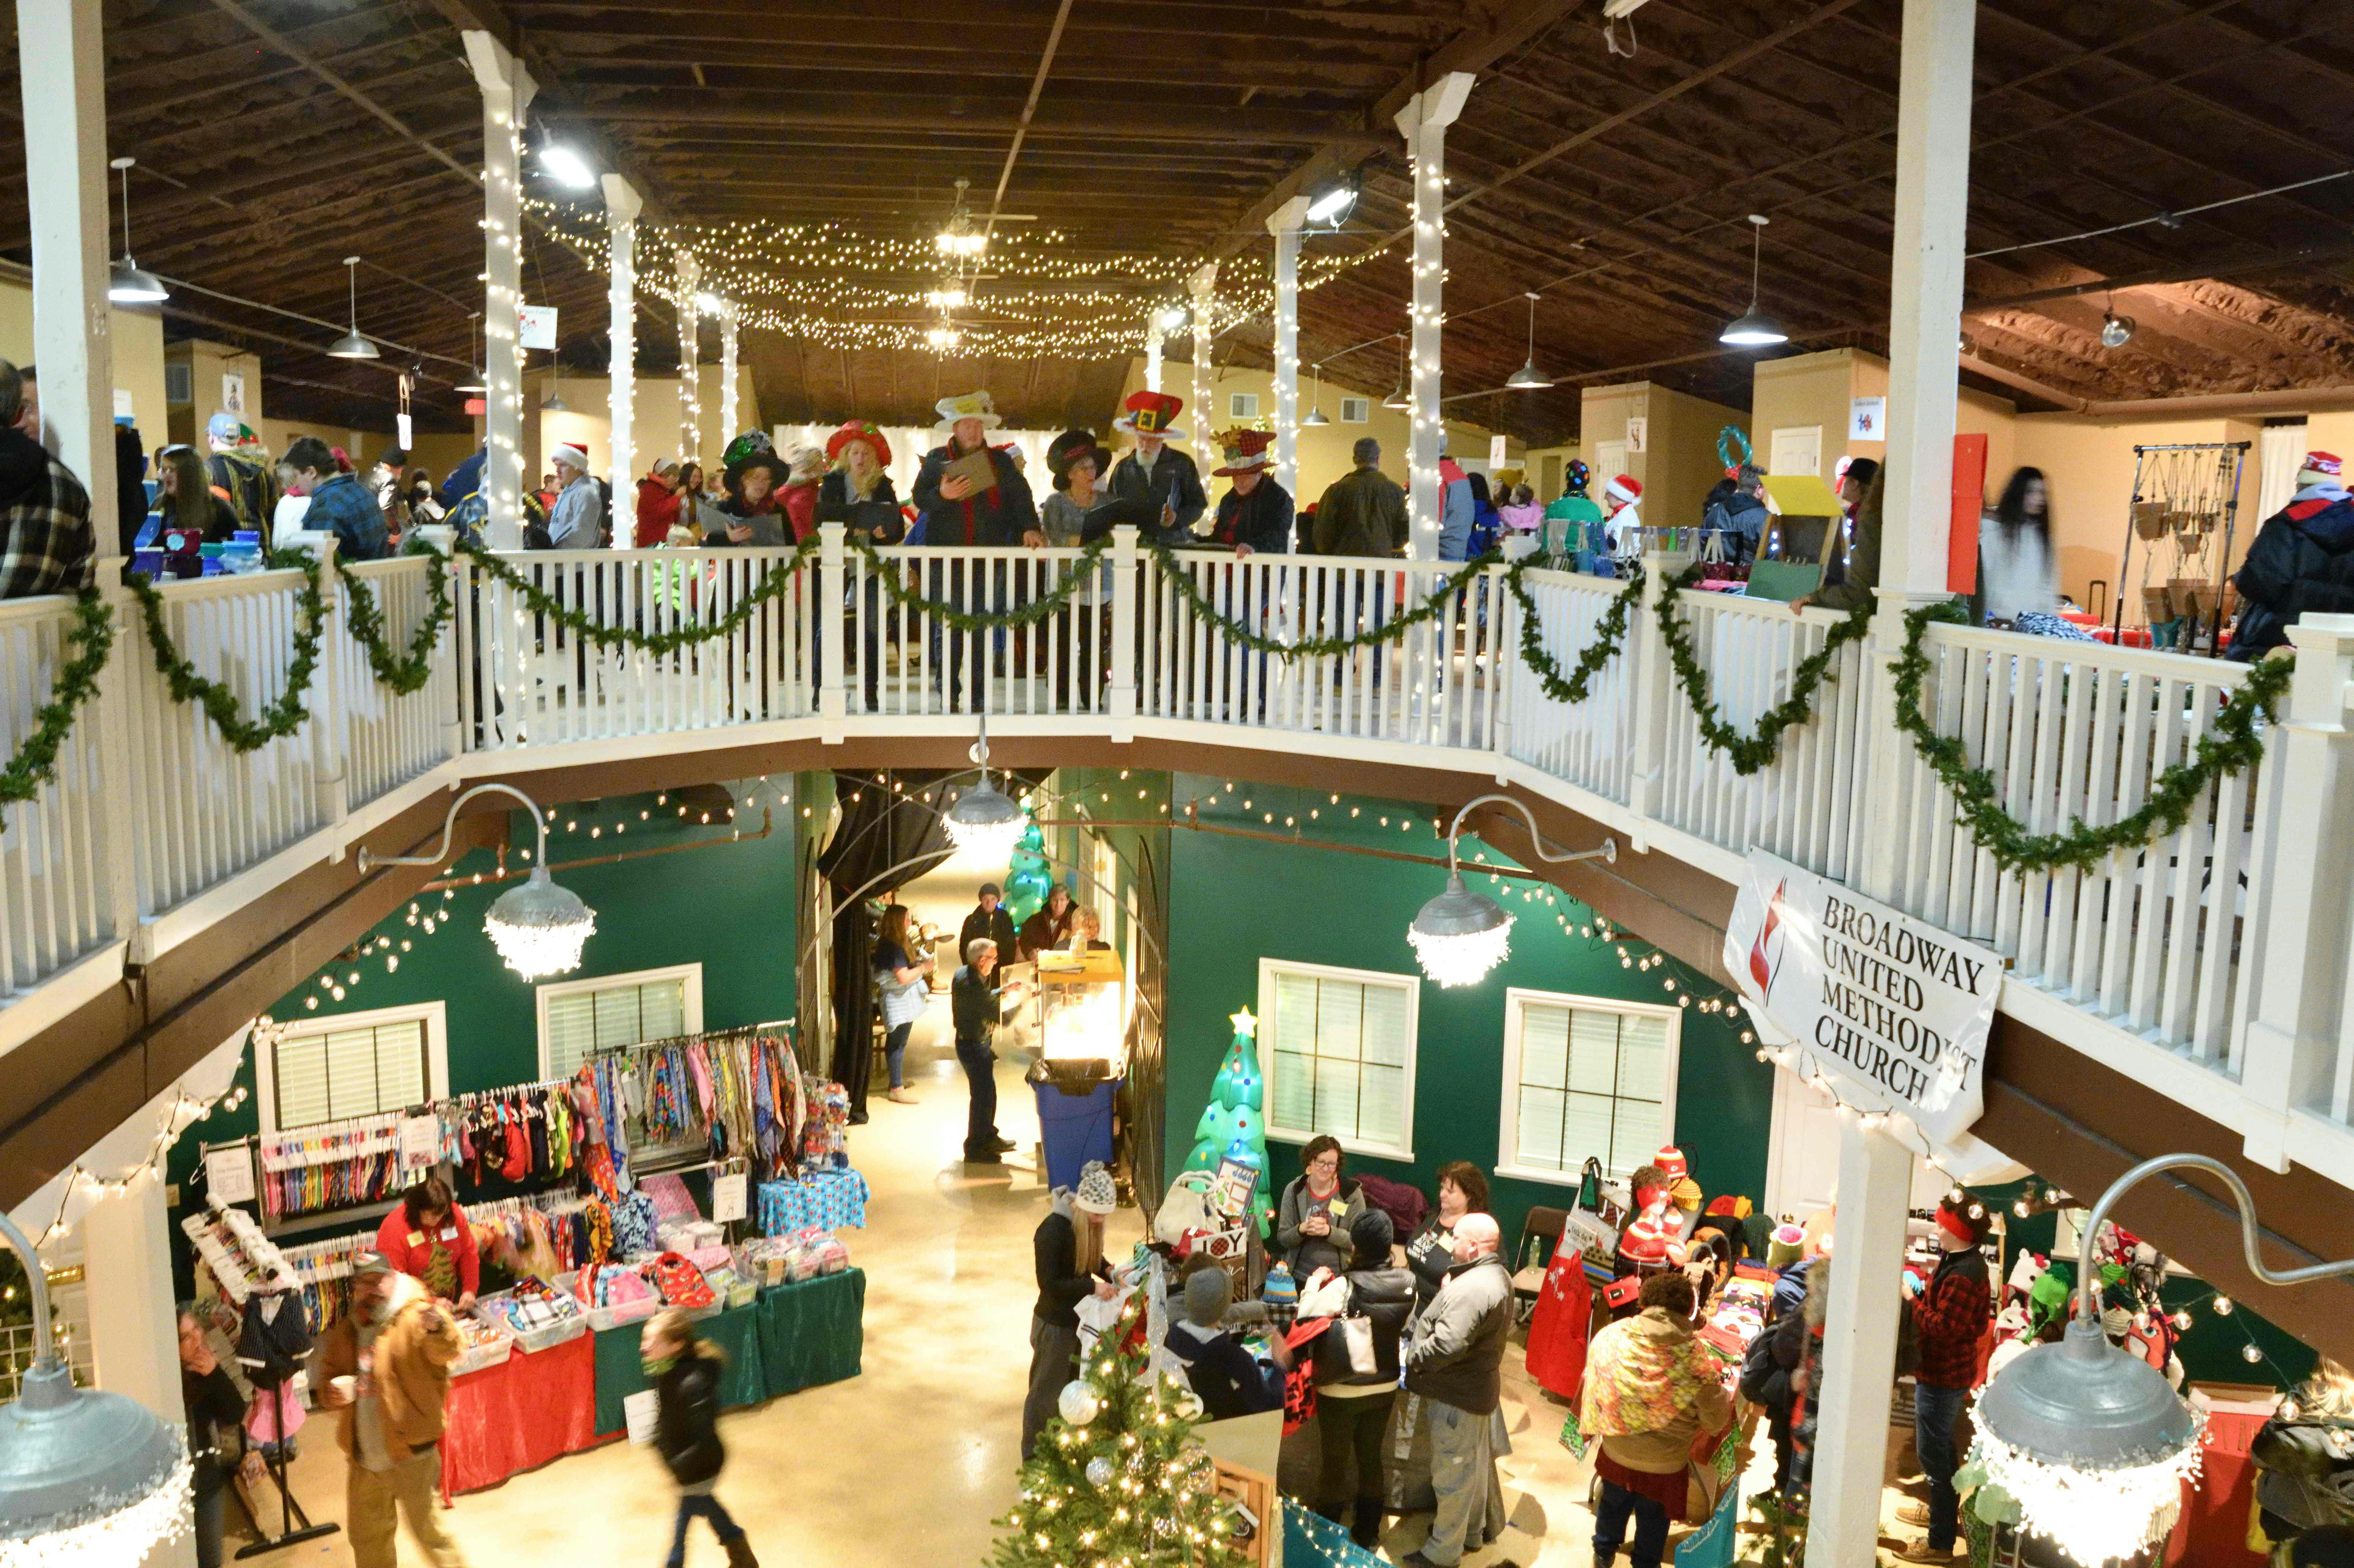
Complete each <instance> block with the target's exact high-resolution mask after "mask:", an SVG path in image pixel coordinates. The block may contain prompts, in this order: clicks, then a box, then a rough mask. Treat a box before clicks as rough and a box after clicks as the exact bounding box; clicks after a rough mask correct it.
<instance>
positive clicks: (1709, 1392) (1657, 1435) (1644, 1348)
mask: <svg viewBox="0 0 2354 1568" xmlns="http://www.w3.org/2000/svg"><path fill="white" fill-rule="evenodd" d="M1578 1411H1579V1422H1578V1427H1579V1430H1580V1431H1582V1432H1584V1433H1585V1435H1586V1436H1588V1437H1599V1438H1601V1439H1602V1440H1603V1446H1604V1448H1605V1449H1606V1451H1607V1452H1608V1453H1609V1455H1610V1457H1612V1458H1613V1459H1616V1460H1617V1461H1618V1463H1620V1464H1622V1465H1624V1466H1626V1467H1628V1469H1630V1470H1643V1471H1648V1472H1650V1473H1652V1474H1655V1475H1670V1474H1673V1473H1674V1472H1676V1471H1678V1470H1681V1469H1682V1468H1683V1467H1684V1465H1685V1463H1686V1461H1687V1460H1688V1459H1689V1458H1690V1457H1691V1444H1692V1439H1693V1438H1694V1437H1695V1436H1699V1435H1700V1434H1701V1433H1702V1432H1714V1431H1716V1430H1717V1429H1719V1428H1720V1427H1723V1425H1726V1424H1727V1423H1729V1422H1730V1421H1731V1420H1732V1419H1733V1395H1732V1394H1731V1393H1728V1392H1727V1391H1726V1389H1725V1386H1724V1377H1723V1369H1722V1368H1720V1367H1719V1366H1718V1365H1717V1362H1716V1360H1715V1358H1714V1357H1713V1356H1712V1355H1711V1354H1710V1353H1709V1351H1708V1349H1707V1347H1706V1346H1704V1345H1703V1344H1702V1343H1701V1342H1700V1340H1697V1339H1694V1338H1693V1337H1692V1330H1691V1324H1689V1323H1687V1322H1685V1321H1684V1320H1683V1319H1680V1318H1677V1317H1676V1316H1674V1315H1673V1314H1671V1313H1670V1312H1669V1310H1668V1309H1667V1308H1664V1307H1646V1308H1643V1310H1642V1311H1640V1312H1638V1313H1637V1314H1636V1315H1635V1316H1634V1317H1632V1318H1628V1319H1624V1320H1623V1321H1621V1322H1617V1323H1613V1324H1611V1325H1610V1326H1609V1327H1608V1328H1606V1329H1605V1330H1602V1332H1600V1333H1599V1334H1596V1336H1595V1337H1594V1348H1593V1350H1592V1351H1590V1352H1589V1353H1588V1355H1587V1357H1586V1361H1585V1392H1584V1394H1583V1396H1582V1397H1581V1398H1580V1399H1579V1401H1578Z"/></svg>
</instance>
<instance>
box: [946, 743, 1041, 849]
mask: <svg viewBox="0 0 2354 1568" xmlns="http://www.w3.org/2000/svg"><path fill="white" fill-rule="evenodd" d="M967 755H968V756H970V758H972V759H973V761H974V762H975V763H976V764H978V765H979V767H980V768H981V782H980V783H978V784H975V785H973V786H971V787H970V788H969V789H965V790H964V791H963V792H962V793H961V794H960V795H958V796H957V798H956V801H955V803H954V804H952V805H950V806H949V809H948V810H946V811H944V812H942V813H941V814H940V821H941V824H942V825H943V826H945V827H946V828H947V829H948V834H949V842H952V843H954V844H955V845H956V847H957V848H958V849H960V850H970V851H972V852H974V853H977V854H980V855H981V856H982V857H983V858H984V859H990V860H1002V859H1003V858H1005V857H1006V856H1008V855H1010V854H1012V853H1013V846H1014V844H1015V843H1017V842H1020V840H1021V837H1022V830H1023V828H1024V827H1026V826H1027V825H1028V823H1029V819H1028V818H1026V817H1024V816H1023V814H1022V808H1021V807H1020V806H1019V805H1016V804H1015V803H1014V801H1013V799H1012V798H1011V797H1009V796H1008V795H1007V794H1006V793H1005V791H1004V790H1002V789H999V788H998V787H997V786H996V785H994V784H991V782H990V781H989V715H987V714H983V715H981V738H979V739H978V740H976V741H974V742H973V745H972V749H971V751H970V752H969V753H967Z"/></svg>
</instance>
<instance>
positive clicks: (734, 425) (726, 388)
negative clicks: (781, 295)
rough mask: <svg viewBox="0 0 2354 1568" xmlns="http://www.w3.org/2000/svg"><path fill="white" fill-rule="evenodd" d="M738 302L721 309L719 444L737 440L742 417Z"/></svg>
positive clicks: (729, 302) (729, 303)
mask: <svg viewBox="0 0 2354 1568" xmlns="http://www.w3.org/2000/svg"><path fill="white" fill-rule="evenodd" d="M736 337H737V316H736V302H735V301H733V300H729V301H727V302H726V303H725V304H723V305H721V306H720V307H719V444H720V445H721V446H723V447H724V446H726V444H727V443H728V442H729V441H732V440H735V439H736V432H737V429H738V428H739V427H740V423H741V417H740V416H739V415H738V414H737V404H736Z"/></svg>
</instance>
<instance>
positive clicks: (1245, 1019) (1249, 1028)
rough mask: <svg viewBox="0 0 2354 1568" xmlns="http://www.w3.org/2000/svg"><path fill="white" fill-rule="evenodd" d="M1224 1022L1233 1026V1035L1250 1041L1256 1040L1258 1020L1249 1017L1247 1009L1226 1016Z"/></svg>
mask: <svg viewBox="0 0 2354 1568" xmlns="http://www.w3.org/2000/svg"><path fill="white" fill-rule="evenodd" d="M1226 1022H1229V1023H1232V1024H1233V1025H1234V1026H1235V1033H1237V1034H1240V1035H1243V1036H1245V1037H1246V1038H1248V1039H1252V1040H1256V1039H1257V1038H1258V1020H1257V1019H1256V1018H1253V1017H1252V1016H1251V1010H1250V1009H1249V1008H1247V1007H1246V1008H1244V1009H1243V1010H1242V1011H1241V1012H1234V1013H1229V1014H1227V1015H1226Z"/></svg>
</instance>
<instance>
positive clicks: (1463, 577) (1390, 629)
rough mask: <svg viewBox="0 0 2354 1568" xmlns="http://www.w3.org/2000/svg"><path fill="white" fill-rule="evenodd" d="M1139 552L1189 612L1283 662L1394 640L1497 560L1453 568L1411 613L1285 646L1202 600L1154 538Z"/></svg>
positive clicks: (1187, 575) (1174, 556)
mask: <svg viewBox="0 0 2354 1568" xmlns="http://www.w3.org/2000/svg"><path fill="white" fill-rule="evenodd" d="M1144 548H1145V549H1146V550H1147V551H1149V552H1150V554H1151V556H1152V559H1153V561H1154V563H1155V564H1156V565H1158V566H1159V567H1161V571H1162V572H1163V573H1165V574H1166V575H1167V577H1168V578H1169V580H1170V581H1171V582H1172V584H1174V585H1175V586H1176V589H1177V597H1178V598H1179V599H1182V600H1184V601H1185V602H1186V603H1187V604H1189V605H1191V606H1193V613H1194V614H1196V615H1198V616H1200V617H1201V618H1202V619H1203V620H1206V621H1208V622H1210V623H1211V624H1212V625H1214V626H1215V627H1217V628H1218V629H1219V630H1222V631H1224V632H1225V634H1226V635H1227V636H1229V637H1231V638H1233V639H1234V640H1235V641H1237V642H1239V643H1241V644H1242V645H1243V646H1244V647H1246V648H1248V649H1250V650H1252V651H1253V652H1258V653H1272V654H1274V655H1276V656H1277V657H1278V658H1279V659H1284V660H1292V659H1330V658H1334V657H1337V656H1338V655H1340V654H1342V653H1347V652H1352V650H1355V649H1359V648H1372V647H1375V646H1377V645H1379V644H1382V643H1385V642H1395V641H1398V640H1399V639H1400V638H1402V637H1404V636H1405V634H1406V633H1407V632H1409V631H1411V630H1414V629H1415V628H1416V627H1417V626H1420V625H1421V624H1422V623H1423V622H1425V621H1426V620H1432V619H1433V618H1435V617H1436V616H1437V614H1438V612H1439V611H1440V610H1442V609H1446V608H1447V604H1448V602H1449V601H1450V600H1452V599H1454V598H1455V596H1456V595H1458V594H1459V593H1461V592H1462V591H1463V589H1464V588H1466V587H1468V586H1469V584H1470V581H1471V579H1472V578H1474V577H1478V576H1479V574H1480V573H1482V572H1484V571H1486V570H1487V569H1488V568H1489V567H1492V566H1494V565H1495V564H1496V563H1497V562H1499V561H1500V560H1502V559H1503V557H1502V556H1500V555H1498V554H1497V553H1496V552H1494V551H1492V550H1491V551H1490V552H1489V553H1488V554H1486V555H1484V556H1479V557H1478V558H1477V559H1475V560H1469V561H1466V562H1464V563H1463V565H1462V567H1460V568H1459V569H1458V570H1457V571H1455V572H1452V573H1450V574H1449V575H1448V576H1447V577H1446V578H1445V579H1444V580H1443V581H1441V582H1440V583H1439V585H1438V586H1437V588H1433V589H1431V590H1430V597H1429V598H1427V599H1424V600H1423V601H1422V602H1421V603H1420V604H1418V605H1416V606H1415V607H1414V608H1413V609H1400V610H1399V611H1398V613H1397V614H1395V615H1394V616H1392V617H1390V618H1389V620H1385V621H1384V622H1383V623H1382V624H1381V625H1379V626H1376V627H1374V628H1373V630H1370V631H1360V632H1356V633H1354V634H1352V635H1351V636H1347V637H1303V638H1297V639H1294V640H1293V641H1289V642H1285V641H1280V640H1278V639H1277V638H1273V637H1268V636H1266V635H1264V634H1262V633H1260V632H1257V631H1254V630H1251V628H1250V627H1248V626H1247V625H1246V624H1244V623H1243V622H1242V621H1239V620H1235V618H1234V617H1232V616H1230V615H1228V614H1226V613H1225V611H1223V610H1221V609H1218V607H1217V606H1215V605H1214V604H1212V603H1211V602H1210V601H1209V600H1208V599H1205V598H1204V597H1203V594H1202V589H1201V588H1200V586H1199V585H1198V584H1196V583H1195V582H1194V581H1193V574H1192V573H1191V572H1188V571H1187V570H1186V569H1185V567H1184V566H1183V564H1182V563H1181V562H1180V561H1179V560H1178V559H1177V553H1176V551H1174V550H1172V549H1171V548H1170V547H1169V546H1166V545H1163V544H1161V543H1160V542H1159V541H1158V540H1152V541H1148V542H1146V543H1145V545H1144ZM1510 570H1511V571H1512V572H1518V571H1519V570H1521V567H1519V566H1518V565H1517V564H1516V565H1515V566H1513V567H1511V568H1510Z"/></svg>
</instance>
